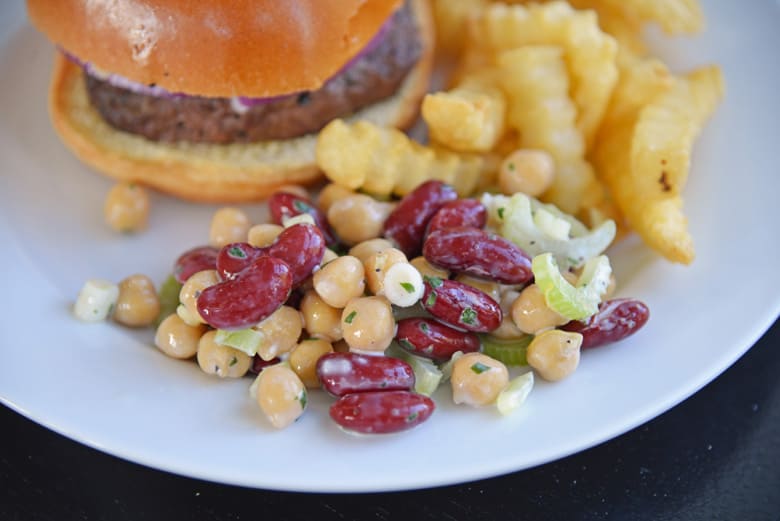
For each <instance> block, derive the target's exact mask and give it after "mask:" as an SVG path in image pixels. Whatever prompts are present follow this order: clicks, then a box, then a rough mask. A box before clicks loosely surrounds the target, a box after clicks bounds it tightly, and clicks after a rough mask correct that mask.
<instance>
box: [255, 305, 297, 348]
mask: <svg viewBox="0 0 780 521" xmlns="http://www.w3.org/2000/svg"><path fill="white" fill-rule="evenodd" d="M254 329H255V330H257V331H259V332H260V333H262V335H263V340H262V342H261V343H260V346H259V347H258V348H257V354H258V355H259V356H260V358H262V359H263V360H265V361H268V360H273V359H274V358H276V357H277V356H279V355H281V354H284V353H288V352H290V351H292V349H293V348H294V347H295V344H297V343H298V339H299V338H300V336H301V332H302V331H303V319H302V318H301V314H300V312H298V310H297V309H295V308H291V307H290V306H282V307H280V308H279V309H277V310H276V311H274V312H273V313H272V314H271V315H270V316H269V317H268V318H266V319H265V320H263V321H262V322H260V323H259V324H257V325H256V326H255V327H254Z"/></svg>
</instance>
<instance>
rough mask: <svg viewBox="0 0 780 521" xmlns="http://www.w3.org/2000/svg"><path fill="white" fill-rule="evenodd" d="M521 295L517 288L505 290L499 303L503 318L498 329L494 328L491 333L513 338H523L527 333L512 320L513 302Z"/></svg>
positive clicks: (496, 335)
mask: <svg viewBox="0 0 780 521" xmlns="http://www.w3.org/2000/svg"><path fill="white" fill-rule="evenodd" d="M519 296H520V292H519V291H515V290H505V291H504V292H503V293H502V294H501V298H500V300H499V301H498V303H499V306H501V312H502V314H503V318H502V319H501V325H500V326H498V329H494V330H493V331H491V332H490V334H491V335H493V336H494V337H497V338H503V339H506V340H511V339H514V338H521V337H524V336H525V335H526V334H525V333H523V332H522V331H520V328H518V327H517V326H516V325H515V323H514V321H513V320H512V303H514V301H515V300H517V297H519Z"/></svg>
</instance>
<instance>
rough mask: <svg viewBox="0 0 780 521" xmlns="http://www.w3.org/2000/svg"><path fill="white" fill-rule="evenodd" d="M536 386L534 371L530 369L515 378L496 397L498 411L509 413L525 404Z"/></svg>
mask: <svg viewBox="0 0 780 521" xmlns="http://www.w3.org/2000/svg"><path fill="white" fill-rule="evenodd" d="M533 387H534V373H533V371H528V372H527V373H524V374H521V375H520V376H518V377H517V378H514V379H513V380H512V381H511V382H509V385H507V386H506V389H504V390H503V391H501V393H499V395H498V398H496V407H497V408H498V412H500V413H501V414H503V415H507V414H509V413H511V412H512V411H514V410H515V409H517V408H518V407H520V406H521V405H523V403H524V402H525V399H526V398H528V395H529V394H530V392H531V389H533Z"/></svg>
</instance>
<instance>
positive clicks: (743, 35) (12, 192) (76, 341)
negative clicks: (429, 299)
mask: <svg viewBox="0 0 780 521" xmlns="http://www.w3.org/2000/svg"><path fill="white" fill-rule="evenodd" d="M20 4H21V2H3V6H2V13H1V15H0V34H1V35H2V40H1V44H0V45H2V47H1V50H0V70H2V71H3V74H2V76H0V114H1V115H2V116H1V120H0V158H2V164H1V167H2V173H1V174H0V182H1V183H2V184H0V205H1V206H0V207H1V210H0V213H1V214H2V217H3V218H2V219H0V244H2V251H3V255H2V260H0V268H1V269H0V273H2V278H3V279H2V281H3V284H2V287H3V293H2V296H1V297H0V298H1V300H0V311H1V312H2V314H1V315H0V316H2V321H3V327H2V328H0V360H2V364H0V398H1V399H2V401H3V402H4V403H5V404H7V405H9V406H10V407H12V408H14V409H16V410H17V411H19V412H21V413H22V414H24V415H26V416H28V417H30V418H32V419H33V420H35V421H37V422H39V423H41V424H43V425H45V426H47V427H49V428H51V429H53V430H56V431H58V432H60V433H62V434H64V435H66V436H69V437H71V438H73V439H75V440H78V441H80V442H82V443H85V444H87V445H90V446H92V447H95V448H97V449H100V450H103V451H106V452H109V453H111V454H115V455H117V456H120V457H123V458H126V459H129V460H132V461H135V462H139V463H143V464H146V465H149V466H152V467H156V468H160V469H164V470H168V471H172V472H176V473H180V474H184V475H188V476H194V477H199V478H205V479H209V480H214V481H219V482H225V483H233V484H240V485H247V486H253V487H263V488H269V489H283V490H301V491H378V490H395V489H409V488H418V487H428V486H434V485H443V484H449V483H455V482H461V481H466V480H473V479H477V478H483V477H487V476H493V475H497V474H501V473H507V472H512V471H516V470H520V469H524V468H528V467H531V466H533V465H538V464H540V463H544V462H547V461H550V460H553V459H555V458H560V457H562V456H566V455H568V454H571V453H573V452H575V451H579V450H582V449H584V448H587V447H590V446H592V445H594V444H597V443H599V442H601V441H604V440H607V439H609V438H612V437H614V436H617V435H618V434H621V433H623V432H624V431H626V430H628V429H630V428H632V427H634V426H636V425H639V424H640V423H642V422H644V421H646V420H649V419H650V418H653V417H654V416H656V415H658V414H660V413H661V412H663V411H665V410H667V409H669V408H670V407H672V406H673V405H674V404H676V403H678V402H679V401H681V400H682V399H684V398H685V397H687V396H689V395H690V394H691V393H693V392H694V391H696V390H697V389H699V388H700V387H701V386H703V385H704V384H706V383H707V382H709V381H710V380H712V379H713V378H714V377H716V376H717V375H718V374H719V373H720V372H721V371H723V370H724V369H725V368H727V367H728V366H729V365H730V364H731V363H732V362H733V361H734V360H735V359H737V358H738V357H739V356H740V355H741V354H742V353H743V352H744V351H745V350H747V349H748V348H749V347H750V346H751V345H752V344H753V342H754V341H755V340H756V339H757V338H758V337H759V336H760V335H761V334H762V332H764V331H765V329H766V328H767V327H768V326H769V325H770V324H771V323H772V321H773V320H774V319H775V318H776V317H777V315H778V310H780V297H779V295H780V291H779V290H778V288H780V270H779V269H778V267H777V262H778V259H779V258H780V247H778V242H777V230H776V227H777V225H778V224H780V210H778V208H780V206H779V205H778V204H777V194H778V193H780V176H778V175H777V174H778V168H777V164H778V161H777V145H778V136H780V124H779V123H778V122H780V110H778V107H780V104H779V103H778V98H777V95H776V92H777V85H778V84H780V69H779V68H778V66H779V64H780V61H778V59H777V56H776V54H775V53H776V52H777V50H778V49H780V33H778V32H777V27H778V23H779V22H780V16H778V15H780V9H778V4H777V3H776V2H771V1H764V2H750V8H747V7H745V5H744V3H741V2H733V1H731V0H721V1H715V0H713V1H708V2H706V11H707V13H708V15H709V31H708V32H707V33H705V34H704V35H703V36H701V37H700V38H698V39H695V40H677V41H674V42H668V43H663V44H661V45H660V46H659V49H660V51H661V52H662V55H663V56H664V57H665V58H666V59H667V60H668V61H669V62H670V63H672V64H673V66H674V67H675V68H678V69H680V68H687V67H690V66H693V65H696V64H701V63H706V62H710V61H718V62H720V63H721V64H722V65H723V67H724V70H725V74H726V78H727V83H728V93H727V97H726V100H725V103H724V104H723V105H722V106H721V107H720V109H719V110H718V112H717V114H716V116H715V118H714V119H713V120H712V122H711V124H710V125H709V126H708V127H707V128H706V130H705V132H704V134H703V136H702V138H701V141H700V143H699V145H698V147H697V149H696V154H695V161H694V168H693V173H692V175H691V180H690V184H689V186H688V189H687V191H686V204H687V210H688V213H689V215H690V216H691V223H690V226H691V229H692V231H693V235H694V237H695V238H696V243H697V244H696V246H697V253H698V258H697V260H696V262H695V263H694V265H693V266H692V267H690V268H685V267H680V266H674V265H671V264H669V263H667V262H664V261H661V260H659V259H658V258H657V257H656V256H655V255H653V254H652V253H650V252H649V251H647V250H646V249H645V248H644V247H642V246H641V245H639V244H638V243H637V242H636V241H629V242H627V243H625V244H622V245H621V247H620V248H619V251H616V252H614V263H615V264H616V267H617V271H618V275H619V279H620V280H622V287H621V290H620V293H621V294H623V295H635V296H638V297H640V298H642V299H644V300H645V301H646V302H647V303H648V304H649V305H650V307H651V309H652V318H651V320H650V322H649V324H648V325H647V326H646V328H645V329H644V330H643V331H641V332H640V333H638V334H637V335H636V336H634V337H632V338H631V339H629V340H627V341H625V342H623V343H621V344H619V345H614V346H610V347H604V348H602V349H599V350H594V351H592V352H588V353H587V354H585V355H584V356H583V359H582V363H581V365H580V368H579V369H578V371H577V372H576V373H575V375H574V376H572V377H571V378H569V379H567V380H565V381H564V382H561V383H558V384H554V385H545V384H539V385H538V386H537V387H536V389H534V391H533V393H532V394H531V396H530V398H529V400H528V402H527V404H526V406H525V407H524V408H523V409H522V410H520V411H518V412H517V413H516V414H515V415H513V416H511V417H508V418H502V417H499V415H498V414H497V413H496V412H495V411H494V410H492V409H486V410H472V409H468V408H455V407H454V406H453V405H452V404H451V400H450V399H449V397H448V396H447V395H446V393H444V392H442V393H440V394H438V395H437V396H436V398H437V403H438V405H439V409H438V410H437V412H436V413H435V415H434V416H433V417H432V419H431V420H430V421H429V422H428V423H427V424H425V425H424V426H422V427H421V428H419V429H416V430H413V431H411V432H408V433H404V434H401V435H394V436H378V437H361V438H359V437H353V436H348V435H345V434H343V433H342V432H341V431H339V430H338V429H337V428H336V427H335V426H334V424H333V423H331V422H330V420H329V418H328V416H327V404H328V402H329V400H327V399H326V398H325V397H324V396H314V397H313V399H312V403H311V408H310V410H309V411H308V412H307V414H306V415H305V416H304V417H303V418H302V420H301V421H299V422H298V423H296V424H295V425H293V426H292V427H290V428H288V429H287V430H284V431H281V432H275V431H273V430H271V429H270V428H269V427H268V426H267V423H266V422H265V421H264V419H263V418H262V417H261V414H260V412H259V410H258V409H257V408H256V407H255V406H253V404H252V403H251V401H250V400H249V398H248V397H247V388H248V386H249V383H250V380H249V379H245V380H241V381H232V382H224V381H217V380H216V379H212V378H209V377H207V376H205V375H203V374H202V373H201V372H200V371H199V369H198V368H197V367H196V366H195V365H194V364H190V363H184V362H177V361H175V360H172V359H168V358H166V357H164V356H163V355H161V354H160V353H159V352H158V351H156V350H155V348H154V347H151V335H150V334H149V333H148V332H130V331H128V330H125V329H122V328H120V327H117V326H114V325H111V324H99V325H84V324H81V323H78V322H76V321H75V320H74V319H72V318H71V316H70V315H69V306H70V304H71V302H72V300H73V298H74V296H75V295H76V292H77V291H78V289H79V287H80V286H81V284H82V282H83V281H84V280H85V279H86V278H89V277H95V276H99V277H104V278H108V279H112V280H119V279H121V278H123V277H124V276H126V275H128V274H130V273H134V272H143V273H147V274H150V275H152V276H153V277H154V278H155V279H156V280H157V281H158V282H159V281H161V280H162V279H163V278H164V277H165V275H166V274H167V273H168V271H169V270H170V263H171V261H172V259H173V258H174V257H175V256H176V255H177V254H178V253H179V252H181V251H183V250H184V249H186V248H188V247H190V246H192V245H195V244H198V243H202V242H203V241H204V238H205V236H206V231H207V226H208V222H209V217H210V214H211V212H212V210H213V207H197V206H193V205H188V204H184V203H181V202H177V201H174V200H171V199H169V198H165V197H162V196H155V197H154V199H153V204H154V206H153V216H152V223H151V229H150V231H149V232H147V233H145V234H143V235H140V236H136V237H121V236H117V235H114V234H112V233H111V232H109V231H108V230H107V229H106V227H105V226H104V225H103V223H102V209H101V208H102V201H103V197H104V194H105V193H106V191H107V190H108V188H109V186H110V182H109V181H107V180H105V179H104V178H102V177H100V176H97V175H95V174H93V173H91V172H90V171H89V170H88V169H87V168H85V167H84V166H82V165H81V164H79V163H78V162H77V161H76V160H75V159H74V158H73V157H72V156H71V155H70V154H69V153H68V152H67V151H66V150H65V149H64V147H63V146H62V145H61V144H60V142H59V141H58V140H57V138H56V137H55V135H54V132H53V131H52V129H51V127H50V125H49V122H48V118H47V114H46V108H45V100H46V89H47V80H48V75H49V66H50V63H51V57H52V48H51V46H50V45H49V44H48V43H47V42H46V41H45V40H44V38H43V37H42V36H40V35H39V34H37V33H36V32H35V31H34V30H33V29H32V28H30V27H29V26H28V25H26V23H25V22H24V13H23V10H22V6H21V5H20ZM740 6H742V7H740ZM249 211H250V213H251V214H252V215H253V217H254V218H256V219H257V220H260V219H262V218H263V217H264V210H263V209H261V208H260V207H254V208H249ZM312 394H313V395H314V394H317V395H320V393H312ZM714 421H717V419H714ZM692 428H695V426H692Z"/></svg>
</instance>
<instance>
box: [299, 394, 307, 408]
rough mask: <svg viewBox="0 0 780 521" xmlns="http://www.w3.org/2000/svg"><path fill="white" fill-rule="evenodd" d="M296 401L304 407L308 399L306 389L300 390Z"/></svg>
mask: <svg viewBox="0 0 780 521" xmlns="http://www.w3.org/2000/svg"><path fill="white" fill-rule="evenodd" d="M298 401H299V402H300V404H301V409H305V408H306V403H307V402H308V401H309V395H308V394H306V389H304V390H303V391H301V394H299V395H298Z"/></svg>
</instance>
